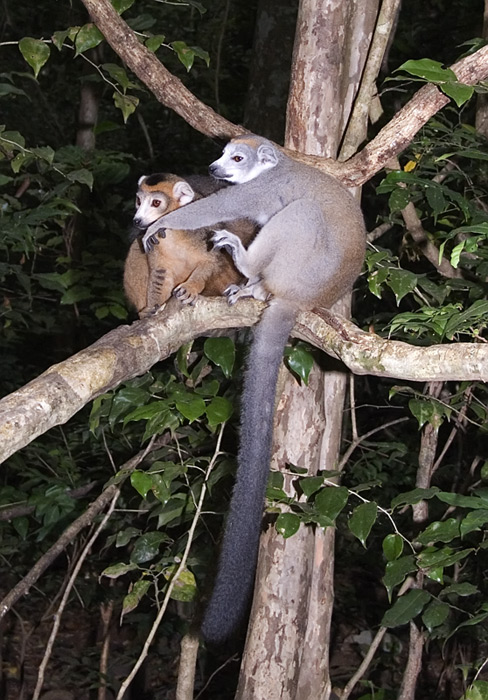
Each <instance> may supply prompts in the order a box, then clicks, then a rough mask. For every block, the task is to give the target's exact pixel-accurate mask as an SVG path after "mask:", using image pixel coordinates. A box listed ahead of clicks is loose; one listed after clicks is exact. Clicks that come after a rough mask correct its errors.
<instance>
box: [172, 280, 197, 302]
mask: <svg viewBox="0 0 488 700" xmlns="http://www.w3.org/2000/svg"><path fill="white" fill-rule="evenodd" d="M173 296H174V297H176V299H178V300H179V301H181V303H182V304H188V305H189V306H193V305H194V304H195V302H196V300H197V299H198V292H196V291H193V290H191V289H190V288H189V287H185V285H184V284H179V285H178V286H177V287H175V288H174V289H173Z"/></svg>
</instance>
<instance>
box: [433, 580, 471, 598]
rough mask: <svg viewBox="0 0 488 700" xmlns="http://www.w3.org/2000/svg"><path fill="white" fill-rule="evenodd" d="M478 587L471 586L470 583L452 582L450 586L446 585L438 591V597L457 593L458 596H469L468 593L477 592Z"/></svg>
mask: <svg viewBox="0 0 488 700" xmlns="http://www.w3.org/2000/svg"><path fill="white" fill-rule="evenodd" d="M478 592H479V591H478V588H476V586H473V584H472V583H468V582H465V583H453V584H451V585H450V586H446V588H444V589H443V590H442V591H441V592H440V593H439V596H440V597H442V598H443V597H445V596H448V595H459V596H461V597H462V596H469V595H475V593H478Z"/></svg>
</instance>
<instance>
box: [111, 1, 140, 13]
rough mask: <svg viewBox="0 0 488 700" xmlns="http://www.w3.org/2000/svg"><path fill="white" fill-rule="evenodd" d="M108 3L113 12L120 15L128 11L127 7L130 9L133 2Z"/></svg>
mask: <svg viewBox="0 0 488 700" xmlns="http://www.w3.org/2000/svg"><path fill="white" fill-rule="evenodd" d="M110 3H111V5H112V7H113V8H114V10H115V11H116V12H117V13H118V14H119V15H121V14H122V13H124V12H125V11H126V10H128V9H129V7H132V5H133V4H134V0H110Z"/></svg>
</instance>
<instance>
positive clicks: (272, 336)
mask: <svg viewBox="0 0 488 700" xmlns="http://www.w3.org/2000/svg"><path fill="white" fill-rule="evenodd" d="M209 171H210V173H211V174H212V175H213V176H214V177H217V178H221V179H223V180H227V181H229V182H232V183H236V184H234V185H233V186H231V187H227V188H226V189H223V190H220V191H219V192H217V193H215V194H212V195H210V196H209V197H207V198H206V199H201V200H199V201H196V202H191V203H190V204H188V205H186V206H185V207H182V208H181V209H178V210H177V211H174V212H171V213H170V214H167V215H166V216H163V217H162V218H160V219H159V220H158V221H157V222H156V223H155V224H154V225H153V226H150V227H149V229H148V231H147V233H146V234H145V236H144V239H143V243H144V246H145V247H146V249H150V248H151V245H152V243H153V241H154V237H155V236H156V235H157V233H158V230H160V229H161V228H162V229H164V228H166V227H167V228H182V229H196V228H200V227H202V226H210V227H214V226H216V225H217V224H225V222H229V221H233V220H234V219H237V218H239V217H242V216H245V217H247V218H250V219H253V220H254V221H256V222H257V223H258V224H259V225H261V226H262V229H261V231H260V232H259V233H258V235H257V236H256V238H255V239H254V240H253V242H252V243H251V245H250V246H249V248H248V249H247V250H246V249H245V248H244V247H243V246H242V244H241V243H240V241H239V240H238V239H236V237H235V236H233V235H232V234H228V232H226V231H219V232H217V234H216V236H215V237H214V240H215V244H216V246H217V247H225V248H227V249H229V250H230V252H231V254H232V255H233V258H234V262H235V264H236V267H237V268H238V269H239V270H240V271H241V272H242V273H243V274H244V275H245V276H246V277H247V278H248V283H247V285H244V286H243V287H242V288H236V287H233V288H231V289H229V290H228V292H227V293H228V298H229V301H230V302H231V303H233V302H235V301H236V300H237V299H238V298H239V297H240V296H254V297H257V298H261V299H266V298H268V297H271V302H270V304H269V306H268V308H267V309H265V311H264V313H263V315H262V318H261V321H260V323H259V324H258V326H257V328H256V331H255V339H254V342H253V344H252V346H251V350H250V354H249V359H248V369H247V372H246V375H245V381H244V391H243V398H242V408H241V441H240V451H239V460H238V463H239V468H238V473H237V478H236V485H235V488H234V493H233V497H232V502H231V506H230V514H229V517H228V521H227V527H226V531H225V536H224V541H223V546H222V553H221V557H220V565H219V570H218V574H217V581H216V584H215V588H214V592H213V595H212V598H211V601H210V603H209V606H208V608H207V611H206V615H205V619H204V623H203V628H202V630H203V634H204V636H205V637H206V638H207V639H209V640H211V641H218V642H221V641H223V640H225V639H226V638H228V637H229V636H230V635H231V634H232V632H233V630H234V629H235V627H236V625H237V624H238V622H239V621H240V620H241V619H242V617H243V615H244V612H245V609H246V606H247V604H248V602H249V597H250V593H251V591H252V585H253V579H254V570H255V564H256V557H257V549H258V542H259V533H260V528H261V519H262V511H263V503H264V495H265V488H266V481H267V476H268V470H269V461H270V456H271V444H272V426H273V406H274V398H275V391H276V381H277V374H278V369H279V366H280V363H281V359H282V356H283V349H284V346H285V344H286V341H287V338H288V335H289V333H290V331H291V329H292V328H293V325H294V322H295V319H296V316H297V313H298V311H299V310H301V309H305V310H306V309H313V308H314V307H324V308H329V307H330V306H331V305H332V304H334V303H335V302H336V301H337V300H338V299H339V298H340V297H342V296H343V295H344V294H345V293H346V292H347V291H349V290H350V289H351V287H352V285H353V283H354V280H355V279H356V277H357V275H358V274H359V272H360V270H361V265H362V262H363V259H364V249H365V242H366V237H365V229H364V222H363V218H362V214H361V210H360V207H359V205H358V204H357V202H356V201H355V199H354V198H353V197H352V196H351V195H350V194H349V192H348V191H347V190H346V189H345V188H344V187H343V186H342V185H341V184H340V183H339V182H337V181H336V180H335V179H334V178H332V177H330V176H329V175H326V174H324V173H321V172H320V171H318V170H317V169H315V168H311V167H309V166H307V165H303V164H301V163H298V162H296V161H295V160H293V159H291V158H288V157H287V156H286V155H284V154H283V153H282V152H281V151H279V150H278V149H277V148H276V147H275V146H274V145H273V144H272V143H271V142H269V141H266V140H265V139H262V138H260V137H258V136H253V135H248V136H242V137H238V138H237V139H233V140H232V141H231V142H230V143H229V144H228V145H227V146H226V147H225V149H224V153H223V155H222V157H221V158H219V159H218V160H217V161H215V162H214V163H212V165H211V166H210V168H209Z"/></svg>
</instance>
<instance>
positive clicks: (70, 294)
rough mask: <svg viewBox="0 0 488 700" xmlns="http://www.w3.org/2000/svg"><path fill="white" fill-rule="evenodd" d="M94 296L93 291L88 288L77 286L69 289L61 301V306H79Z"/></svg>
mask: <svg viewBox="0 0 488 700" xmlns="http://www.w3.org/2000/svg"><path fill="white" fill-rule="evenodd" d="M91 296H92V293H91V290H90V289H89V288H88V287H83V286H81V285H75V286H74V287H71V288H70V289H68V290H67V291H66V292H65V293H64V294H63V296H62V297H61V299H60V304H77V303H78V302H79V301H84V300H85V299H90V298H91Z"/></svg>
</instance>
